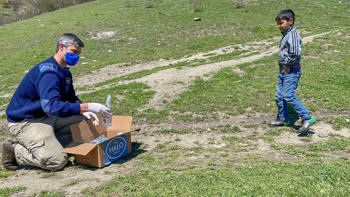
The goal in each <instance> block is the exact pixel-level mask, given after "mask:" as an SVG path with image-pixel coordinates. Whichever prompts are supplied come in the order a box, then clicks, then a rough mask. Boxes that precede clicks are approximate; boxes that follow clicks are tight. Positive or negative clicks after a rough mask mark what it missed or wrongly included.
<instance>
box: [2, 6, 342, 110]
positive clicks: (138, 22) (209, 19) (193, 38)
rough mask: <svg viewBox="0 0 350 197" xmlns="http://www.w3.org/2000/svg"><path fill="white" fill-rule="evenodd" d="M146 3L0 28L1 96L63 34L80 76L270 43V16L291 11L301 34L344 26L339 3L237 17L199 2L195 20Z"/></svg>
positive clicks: (81, 10) (242, 12) (80, 9)
mask: <svg viewBox="0 0 350 197" xmlns="http://www.w3.org/2000/svg"><path fill="white" fill-rule="evenodd" d="M146 3H147V2H146V1H145V0H138V1H134V2H130V5H129V6H125V4H124V3H123V1H109V0H99V1H94V2H90V3H86V4H82V5H77V6H72V7H69V8H65V9H61V10H57V11H54V12H51V13H45V14H42V15H40V16H37V17H34V18H32V19H28V20H23V21H19V22H15V23H12V24H8V25H5V26H2V27H0V43H1V44H0V47H1V49H2V56H1V58H0V65H7V66H2V67H1V68H0V73H1V77H0V84H1V88H0V89H1V93H2V94H5V93H12V92H13V91H14V88H15V87H16V84H18V83H19V81H20V80H21V78H22V77H23V75H24V74H25V71H26V70H28V69H29V68H30V67H31V66H32V65H34V64H36V63H38V62H39V61H41V60H43V59H45V58H47V57H48V56H50V55H52V54H53V53H54V48H55V42H56V40H57V38H58V37H59V35H61V34H62V33H63V32H75V33H77V34H78V35H79V36H81V38H82V39H83V40H84V41H85V44H86V46H87V47H86V48H85V49H84V51H83V54H82V56H84V59H83V60H82V61H81V63H87V64H86V65H79V66H77V67H76V68H74V69H72V70H73V74H74V75H83V74H86V73H89V72H90V71H91V70H95V69H97V68H101V67H103V66H105V65H109V64H115V63H120V62H137V61H149V60H155V59H159V58H163V59H167V58H177V57H182V56H184V55H188V54H193V53H196V52H199V51H208V50H211V49H214V48H218V47H221V46H225V45H232V44H239V43H245V42H247V41H252V40H261V39H264V38H271V37H273V36H275V35H278V33H276V27H275V24H274V17H275V15H276V12H277V10H280V9H282V8H284V7H286V5H288V6H289V7H291V8H293V9H295V10H298V12H297V14H298V16H299V17H298V26H299V27H300V29H303V30H304V31H305V32H314V33H317V32H324V31H327V30H330V29H337V28H344V27H346V25H345V24H346V22H347V21H348V19H349V18H348V15H347V14H346V13H347V12H348V7H347V4H346V3H334V2H329V1H326V0H323V1H314V2H309V1H298V2H291V1H280V2H278V3H276V2H275V1H273V0H270V1H265V2H263V3H259V4H254V3H251V4H250V3H248V4H247V5H245V6H244V7H243V8H240V9H235V8H234V6H233V5H232V2H231V1H227V0H221V1H220V2H218V1H215V2H213V1H210V0H203V1H201V5H202V6H201V9H200V11H198V12H193V11H192V10H191V8H190V5H189V2H188V1H155V2H154V6H153V7H152V8H145V4H146ZM305 3H307V4H308V5H309V6H304V5H305ZM335 6H336V9H335V8H334V7H335ZM335 10H336V11H335ZM253 13H254V14H253ZM325 14H327V15H325ZM198 15H200V16H201V17H202V19H203V20H202V21H201V22H200V23H195V22H194V21H193V20H192V19H193V18H194V17H196V16H198ZM72 18H74V20H71V19H72ZM107 18H108V20H105V19H107ZM223 18H227V19H232V20H223ZM246 19H249V20H246ZM154 27H157V28H154ZM320 27H322V29H321V28H320ZM102 31H114V32H116V36H115V37H113V38H109V39H103V40H96V39H93V38H92V36H91V35H94V34H96V33H99V32H102ZM47 32H51V33H49V34H48V33H47ZM10 35H11V36H10ZM14 41H15V42H14ZM28 49H30V50H28ZM109 51H110V52H109ZM14 60H16V61H14ZM13 70H16V71H17V72H12V71H13ZM7 102H8V99H1V102H0V103H3V104H6V103H7Z"/></svg>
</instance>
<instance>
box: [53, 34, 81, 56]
mask: <svg viewBox="0 0 350 197" xmlns="http://www.w3.org/2000/svg"><path fill="white" fill-rule="evenodd" d="M60 44H63V45H64V46H66V47H68V46H70V45H74V46H77V47H84V43H83V41H81V40H80V38H79V37H78V36H77V35H75V34H73V33H64V34H62V35H61V37H60V38H59V39H58V41H57V46H56V52H57V50H58V47H59V45H60Z"/></svg>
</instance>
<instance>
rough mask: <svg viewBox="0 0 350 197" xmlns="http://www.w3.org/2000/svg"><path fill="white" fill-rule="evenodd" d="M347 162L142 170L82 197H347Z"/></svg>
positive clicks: (348, 182) (348, 190) (349, 163)
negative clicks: (233, 196)
mask: <svg viewBox="0 0 350 197" xmlns="http://www.w3.org/2000/svg"><path fill="white" fill-rule="evenodd" d="M349 165H350V161H349V160H337V161H331V162H325V163H317V162H302V163H293V164H291V163H283V162H261V163H257V164H249V165H242V166H236V167H234V168H218V169H217V168H216V169H195V168H190V169H184V170H180V171H176V170H172V169H164V170H160V171H147V170H143V171H141V172H138V173H136V174H132V175H125V176H119V177H117V178H116V179H115V180H114V181H112V182H111V183H109V184H106V185H104V186H101V187H100V188H98V189H96V190H91V189H89V190H85V191H84V192H83V195H86V196H115V195H117V196H231V195H235V196H236V195H237V196H346V195H347V194H348V193H349V192H350V189H349V187H348V185H349V184H350V174H349V172H348V166H349Z"/></svg>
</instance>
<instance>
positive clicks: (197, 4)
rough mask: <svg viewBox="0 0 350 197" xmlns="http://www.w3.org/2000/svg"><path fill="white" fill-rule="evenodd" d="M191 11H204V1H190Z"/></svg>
mask: <svg viewBox="0 0 350 197" xmlns="http://www.w3.org/2000/svg"><path fill="white" fill-rule="evenodd" d="M190 9H191V10H192V11H193V12H199V11H201V10H202V0H190Z"/></svg>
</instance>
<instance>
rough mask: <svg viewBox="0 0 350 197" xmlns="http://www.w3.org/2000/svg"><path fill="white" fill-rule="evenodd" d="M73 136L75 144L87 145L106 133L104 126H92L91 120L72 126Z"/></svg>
mask: <svg viewBox="0 0 350 197" xmlns="http://www.w3.org/2000/svg"><path fill="white" fill-rule="evenodd" d="M70 129H71V131H72V136H73V142H75V143H80V144H82V143H86V142H91V141H92V140H94V139H96V138H97V137H99V136H100V135H101V134H104V133H105V130H106V129H105V128H104V126H103V124H99V125H97V126H95V125H93V124H92V121H91V120H87V121H81V122H79V123H76V124H73V125H71V126H70Z"/></svg>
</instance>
